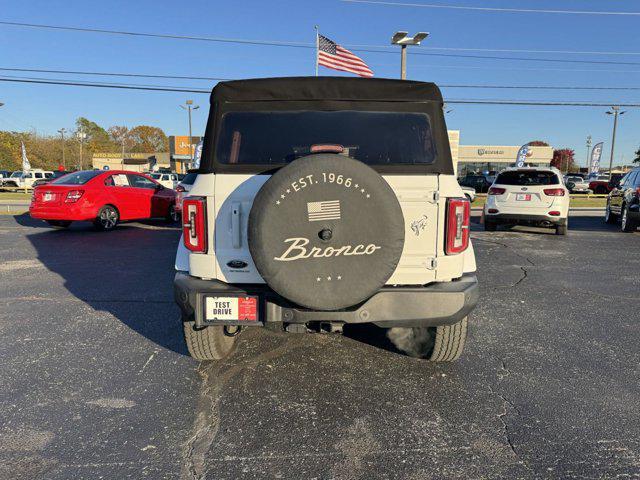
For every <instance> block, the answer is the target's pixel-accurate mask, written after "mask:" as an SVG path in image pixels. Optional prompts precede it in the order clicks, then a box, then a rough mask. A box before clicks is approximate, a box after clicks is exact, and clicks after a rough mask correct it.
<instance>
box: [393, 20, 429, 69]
mask: <svg viewBox="0 0 640 480" xmlns="http://www.w3.org/2000/svg"><path fill="white" fill-rule="evenodd" d="M428 36H429V34H428V33H427V32H418V33H416V34H415V35H414V36H413V37H409V36H408V32H403V31H400V32H396V33H394V34H393V37H391V44H392V45H400V78H401V79H402V80H406V79H407V45H420V42H422V40H424V39H425V38H427V37H428Z"/></svg>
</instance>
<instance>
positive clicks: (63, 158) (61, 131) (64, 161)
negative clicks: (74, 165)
mask: <svg viewBox="0 0 640 480" xmlns="http://www.w3.org/2000/svg"><path fill="white" fill-rule="evenodd" d="M66 131H67V129H66V128H64V127H63V128H61V129H60V130H58V133H59V134H60V138H61V139H62V167H63V168H64V169H65V170H66V169H67V161H66V158H65V152H64V132H66Z"/></svg>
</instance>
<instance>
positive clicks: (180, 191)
mask: <svg viewBox="0 0 640 480" xmlns="http://www.w3.org/2000/svg"><path fill="white" fill-rule="evenodd" d="M197 176H198V174H197V172H189V173H187V174H186V175H185V176H184V177H183V179H182V180H181V181H180V183H178V186H176V188H175V190H176V213H177V214H178V215H180V214H182V200H183V199H184V197H186V196H187V195H189V192H190V191H191V187H193V183H194V182H195V181H196V177H197Z"/></svg>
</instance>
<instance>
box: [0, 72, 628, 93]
mask: <svg viewBox="0 0 640 480" xmlns="http://www.w3.org/2000/svg"><path fill="white" fill-rule="evenodd" d="M0 71H8V72H29V73H61V74H64V75H91V76H108V77H129V78H132V77H135V78H158V79H171V80H206V81H217V82H218V81H226V80H233V79H232V78H221V77H202V76H188V75H154V74H142V73H114V72H95V71H90V72H87V71H81V70H47V69H38V68H8V67H0ZM5 77H7V78H18V77H10V76H7V75H5ZM20 78H24V77H20ZM29 79H30V80H39V78H29ZM48 80H55V81H62V82H64V81H66V80H65V79H48ZM94 83H101V82H94ZM141 86H147V85H141ZM150 86H151V87H158V85H150ZM438 86H439V87H441V88H479V89H521V90H611V91H613V90H620V91H624V90H629V91H635V90H640V87H617V86H613V87H607V86H595V87H589V86H569V85H567V86H557V85H478V84H438ZM163 87H164V85H163ZM175 88H182V87H175Z"/></svg>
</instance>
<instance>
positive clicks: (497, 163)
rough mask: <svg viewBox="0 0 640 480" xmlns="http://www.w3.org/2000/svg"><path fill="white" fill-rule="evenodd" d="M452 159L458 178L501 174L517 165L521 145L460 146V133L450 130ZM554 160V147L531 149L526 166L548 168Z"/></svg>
mask: <svg viewBox="0 0 640 480" xmlns="http://www.w3.org/2000/svg"><path fill="white" fill-rule="evenodd" d="M449 143H450V145H451V157H452V158H453V163H454V165H455V166H456V173H457V176H458V177H464V176H465V175H474V174H478V175H482V174H488V173H495V172H499V171H500V170H504V169H505V168H507V167H512V166H514V165H515V163H516V157H517V156H518V151H519V150H520V147H521V145H517V146H516V145H511V146H509V145H460V131H458V130H449ZM552 159H553V147H529V153H528V155H527V161H526V164H527V166H529V167H548V166H549V165H550V164H551V160H552Z"/></svg>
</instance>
